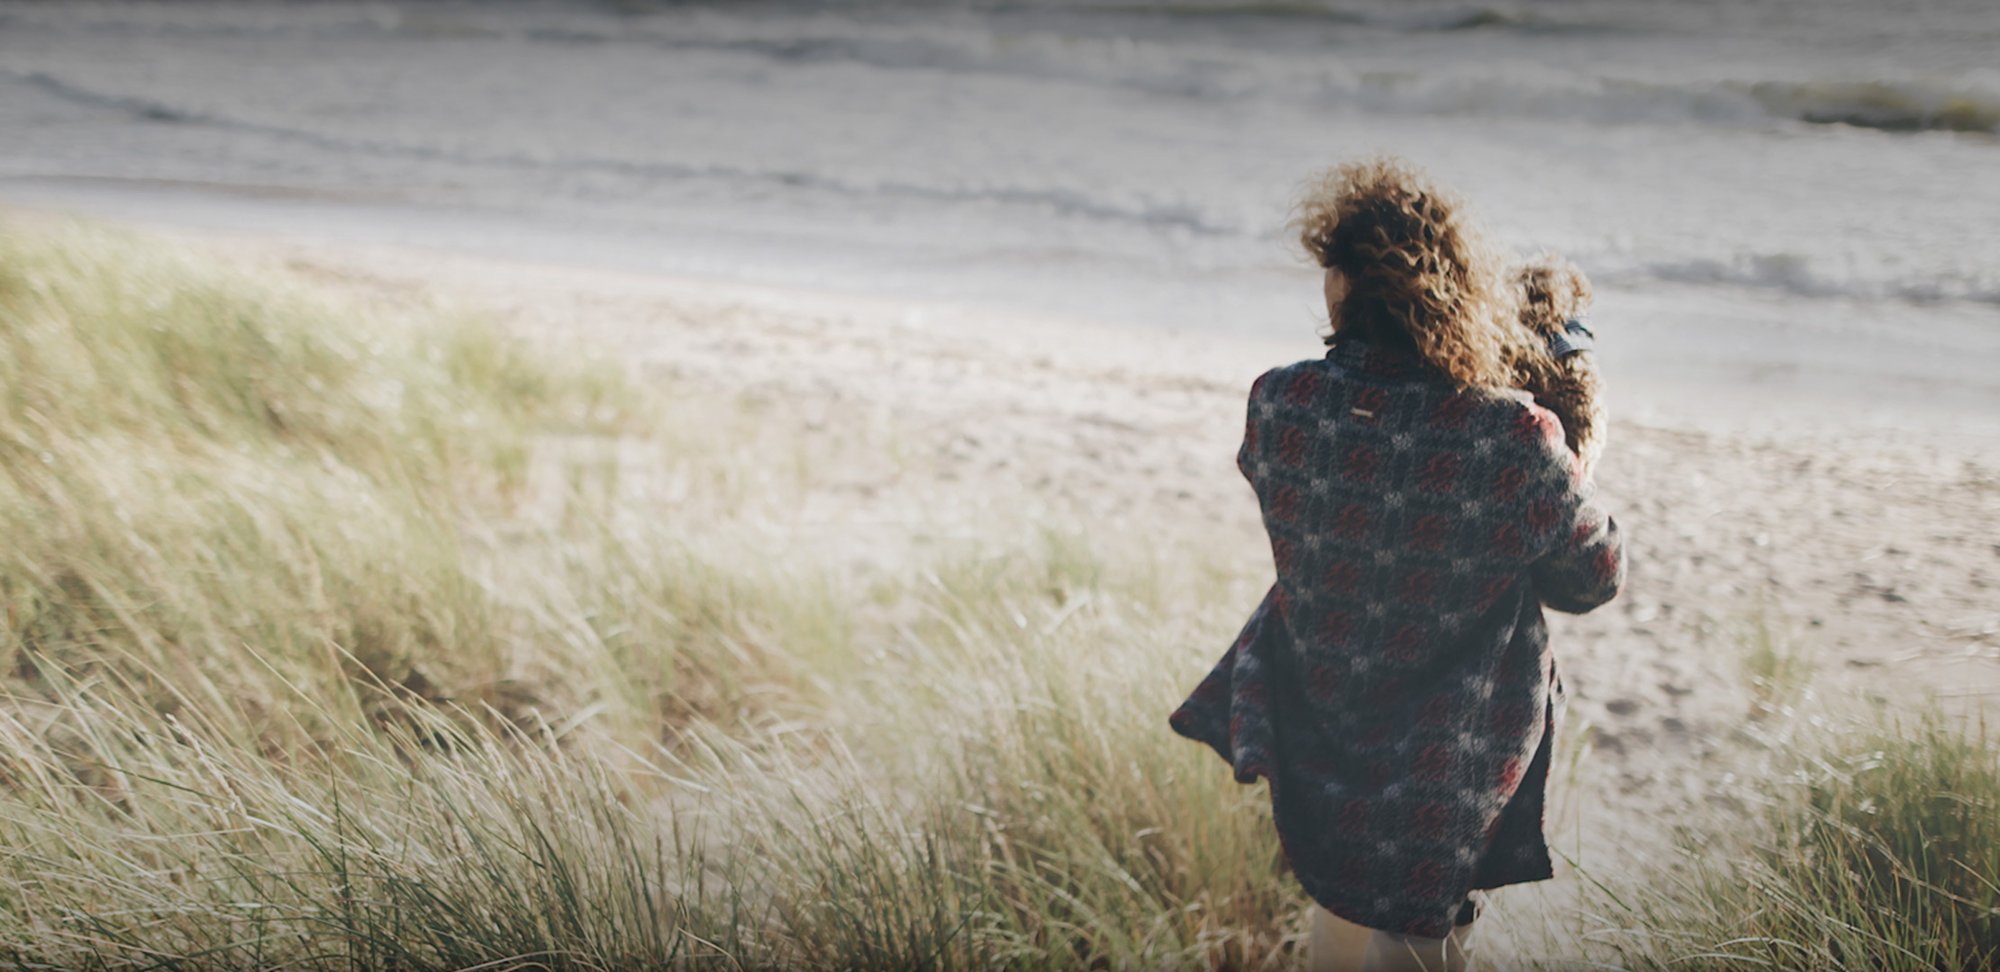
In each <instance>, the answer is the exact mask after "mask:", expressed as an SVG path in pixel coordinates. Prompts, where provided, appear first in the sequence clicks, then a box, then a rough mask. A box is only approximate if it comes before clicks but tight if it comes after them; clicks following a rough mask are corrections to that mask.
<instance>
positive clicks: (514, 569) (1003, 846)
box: [0, 224, 2000, 970]
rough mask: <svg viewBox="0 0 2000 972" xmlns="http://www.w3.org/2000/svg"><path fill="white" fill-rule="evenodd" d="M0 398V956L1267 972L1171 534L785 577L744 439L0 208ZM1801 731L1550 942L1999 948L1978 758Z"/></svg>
mask: <svg viewBox="0 0 2000 972" xmlns="http://www.w3.org/2000/svg"><path fill="white" fill-rule="evenodd" d="M0 395H4V398H0V453H4V459H5V461H4V464H0V524H4V526H5V529H6V530H7V534H6V535H7V536H8V537H9V540H10V542H9V544H8V546H7V547H6V548H5V549H4V551H0V609H4V616H5V625H4V633H3V634H0V736H4V740H3V741H0V962H5V963H6V964H8V965H10V966H17V967H59V968H114V967H116V968H125V967H134V966H138V967H149V968H186V969H195V968H216V967H226V968H275V967H285V968H301V969H334V968H340V969H357V968H361V969H375V968H398V969H432V968H437V969H442V968H495V969H497V968H529V967H532V968H548V969H579V970H581V969H623V968H639V967H663V966H675V965H682V966H699V967H712V968H728V969H745V968H829V969H831V968H842V969H916V968H925V969H968V968H994V967H1002V966H1006V967H1030V968H1147V969H1152V968H1184V967H1193V968H1232V969H1256V968H1285V967H1291V966H1292V965H1294V964H1295V963H1296V962H1297V960H1298V949H1299V947H1300V945H1301V931H1302V927H1303V919H1304V906H1305V902H1304V899H1303V898H1302V896H1301V895H1300V894H1299V892H1298V891H1297V889H1296V887H1295V885H1294V884H1293V883H1292V882H1291V880H1290V879H1289V877H1288V876H1287V875H1286V874H1285V873H1284V869H1283V864H1282V860H1281V858H1280V855H1279V853H1278V847H1277V845H1276V840H1275V837H1274V835H1273V832H1272V829H1271V827H1270V823H1269V816H1268V813H1269V811H1268V806H1267V805H1266V804H1265V802H1264V796H1263V791H1262V789H1261V788H1253V787H1242V786H1238V785H1236V784H1235V783H1233V782H1232V781H1231V780H1230V776H1229V774H1228V773H1227V771H1226V767H1224V766H1222V765H1221V764H1220V763H1219V761H1217V760H1216V759H1215V757H1214V755H1213V754H1212V753H1209V752H1208V751H1206V750H1205V749H1204V748H1203V747H1200V746H1198V745H1195V744H1192V743H1189V742H1187V741H1186V740H1183V739H1180V738H1178V737H1175V736H1173V735H1172V734H1171V733H1169V732H1168V731H1167V730H1166V727H1165V715H1166V713H1167V711H1168V710H1169V709H1170V708H1171V706H1172V705H1173V704H1174V703H1175V702H1177V701H1178V699H1179V698H1180V696H1181V693H1183V692H1185V691H1186V689H1187V688H1188V687H1190V686H1191V685H1192V684H1193V683H1194V681H1195V680H1197V679H1198V678H1199V676H1200V675H1201V674H1202V670H1201V668H1200V667H1199V663H1200V661H1201V660H1202V659H1201V657H1200V656H1202V655H1204V654H1205V653H1204V652H1195V651H1192V650H1191V646H1196V645H1199V646H1205V647H1212V648H1215V649H1217V650H1219V649H1220V647H1221V646H1222V645H1224V644H1226V641H1227V638H1228V637H1229V636H1230V635H1231V634H1232V633H1233V630H1234V627H1235V624H1236V623H1237V622H1238V621H1239V620H1240V618H1238V617H1237V613H1238V612H1239V611H1240V609H1241V608H1242V606H1243V605H1244V604H1245V603H1248V601H1246V600H1245V598H1250V599H1254V594H1255V593H1256V587H1255V582H1256V581H1257V580H1258V578H1254V577H1242V578H1218V577H1217V575H1216V573H1215V568H1214V567H1213V566H1212V560H1211V559H1210V558H1204V557H1201V556H1198V555H1196V552H1197V551H1196V546H1197V544H1198V541H1195V540H1189V541H1187V549H1186V550H1180V549H1178V548H1173V547H1172V545H1173V543H1174V542H1176V541H1175V540H1174V538H1171V537H1168V538H1166V539H1165V540H1164V541H1161V542H1159V543H1150V542H1149V545H1148V546H1147V547H1146V548H1144V549H1141V548H1137V547H1134V546H1131V545H1129V544H1121V543H1119V542H1118V541H1116V540H1114V539H1113V538H1108V537H1102V536H1093V535H1090V534H1088V533H1076V532H1064V531H1061V530H1052V529H1048V528H1047V527H1046V525H1045V524H1037V523H1031V522H1018V523H1007V522H1002V523H999V524H997V525H996V526H995V529H993V530H992V532H991V534H990V535H983V536H980V537H974V538H968V539H964V540H961V541H957V542H953V543H950V544H944V545H941V546H939V547H937V548H936V549H932V550H930V551H929V552H927V553H924V554H922V555H921V556H916V555H913V556H909V557H902V558H897V559H894V560H892V561H891V562H890V563H889V564H888V565H887V566H885V565H883V564H881V563H876V562H872V561H868V560H865V559H859V560H857V559H855V558H851V557H845V558H844V557H839V556H822V555H821V553H820V552H818V551H817V548H815V550H812V551H808V550H805V549H803V548H798V547H793V546H788V545H786V544H783V543H781V542H774V541H773V540H772V539H771V537H772V536H773V531H772V529H771V524H772V522H774V519H775V518H777V513H778V511H781V510H783V509H784V508H786V507H788V506H795V505H796V504H797V503H798V502H799V501H800V495H799V491H801V490H809V489H810V488H811V487H812V484H811V482H810V479H811V477H810V476H809V475H801V474H800V473H799V472H798V469H799V468H800V467H801V465H804V466H807V467H810V465H811V462H812V460H811V459H810V458H808V456H810V455H817V454H818V453H817V452H810V451H809V450H823V449H825V448H826V446H825V444H824V443H819V444H807V443H804V442H802V441H797V440H796V437H788V435H787V433H786V432H785V431H784V425H783V422H782V421H781V419H782V415H776V414H770V413H765V414H759V415H756V416H754V417H751V418H746V417H745V416H744V414H742V410H743V408H745V407H746V406H744V405H743V404H742V403H739V402H736V401H733V400H730V399H728V398H727V397H726V396H720V397H719V396H715V395H707V394H678V393H677V390H676V389H674V388H672V387H659V386H656V385H652V384H641V383H640V382H639V381H638V380H637V379H635V378H634V377H633V376H632V375H631V374H629V373H628V372H626V371H625V370H622V369H620V368H617V367H613V366H610V365H606V364H602V363H595V362H593V361H591V360H590V359H589V357H588V355H587V354H585V353H583V352H582V351H580V350H579V351H577V352H575V353H569V352H566V351H562V350H561V349H549V348H541V347H536V348H528V347H525V346H523V345H522V344H521V343H520V342H519V341H518V340H517V339H515V338H512V337H509V336H508V335H507V334H506V333H505V332H504V331H503V330H501V329H500V328H499V327H497V326H496V325H494V324H492V323H491V322H487V321H484V320H482V319H480V318H478V317H473V316H467V315H463V314H456V313H452V312H449V311H444V310H440V309H438V308H435V307H430V306H426V305H421V304H414V305H411V306H395V307H384V306H381V305H379V304H364V303H359V302H355V301H352V300H348V299H345V298H342V297H341V296H339V295H337V294H331V293H326V292H321V291H319V290H316V289H314V288H313V287H311V286H309V285H307V284H304V283H302V282H300V281H298V280H295V279H291V278H288V277H287V276H285V275H284V274H282V273H280V272H277V271H275V270H269V269H266V270H262V271H256V272H251V271H245V270H238V269H231V268H229V267H225V266H222V265H219V264H217V263H215V262H213V261H211V260H207V259H202V258H197V257H191V256H185V255H181V254H178V253H176V252H174V251H173V250H171V249H170V248H169V247H167V246H166V245H165V244H162V243H158V242H149V241H145V240H141V239H136V238H133V237H129V236H125V235H121V234H115V233H109V232H105V231H102V230H96V229H90V228H81V227H50V226H47V225H41V224H37V225H35V226H22V225H0ZM751 426H755V428H751ZM746 442H748V443H752V447H751V448H749V449H746V448H744V443H746ZM1156 539H1157V538H1156ZM1163 545H1164V547H1163ZM836 546H837V545H836ZM836 552H837V551H836ZM1770 657H1771V659H1776V658H1778V657H1779V656H1778V654H1776V653H1772V654H1771V656H1770ZM1191 659H1192V661H1191ZM1747 664H1749V665H1751V666H1752V667H1753V668H1755V669H1757V670H1758V671H1764V670H1765V669H1769V671H1768V672H1766V674H1771V675H1775V674H1778V673H1779V672H1780V670H1781V669H1783V668H1784V666H1782V665H1777V664H1776V663H1775V662H1774V661H1770V660H1763V661H1756V660H1753V661H1752V662H1749V663H1747ZM1778 681H1783V679H1778ZM1795 748H1797V749H1798V750H1799V751H1800V752H1809V753H1812V754H1815V756H1814V758H1811V759H1803V760H1802V761H1801V762H1800V763H1799V765H1798V766H1797V767H1796V768H1797V770H1798V771H1797V772H1796V773H1795V774H1793V775H1790V776H1784V777H1781V778H1778V779H1776V780H1775V781H1774V782H1771V783H1769V784H1768V785H1759V786H1757V787H1755V788H1754V793H1753V796H1754V798H1755V799H1756V800H1758V801H1761V803H1760V805H1761V806H1763V807H1764V808H1765V810H1766V812H1765V813H1764V814H1763V815H1762V816H1761V818H1760V819H1759V823H1760V826H1758V827H1754V828H1745V827H1743V826H1741V821H1737V820H1718V821H1717V822H1716V824H1715V827H1714V828H1713V829H1711V830H1706V831H1701V830H1697V831H1694V832H1696V833H1699V834H1700V835H1701V836H1700V837H1699V838H1698V839H1699V840H1700V841H1706V843H1696V844H1693V845H1691V849H1690V850H1689V853H1688V855H1687V858H1686V859H1685V860H1684V861H1683V862H1682V866H1680V867H1679V868H1678V869H1675V870H1672V871H1671V872H1670V873H1667V874H1664V875H1661V876H1659V877H1658V879H1657V880H1650V881H1648V882H1646V883H1643V884H1641V885H1638V886H1636V887H1634V886H1628V885H1620V884H1617V883H1616V882H1610V881H1607V882H1605V883H1604V884H1603V885H1602V888H1603V890H1604V892H1605V896H1604V897H1603V898H1602V899H1597V898H1593V899H1592V903H1591V905H1590V906H1591V907H1592V908H1593V909H1595V920H1596V921H1597V925H1598V932H1597V933H1596V934H1594V935H1593V936H1591V937H1590V938H1589V940H1588V941H1586V942H1583V943H1578V947H1579V948H1580V949H1583V950H1585V951H1590V950H1595V951H1593V952H1591V954H1593V955H1596V956H1598V957H1599V958H1602V959H1604V960H1607V961H1611V962H1614V963H1616V964H1622V965H1624V966H1626V967H1634V968H1655V967H1660V968H1664V967H1665V966H1666V965H1668V964H1673V965H1675V966H1676V967H1687V966H1689V965H1692V966H1694V967H1697V968H1751V967H1757V968H1770V967H1780V968H1827V969H1832V968H1851V967H1855V964H1854V963H1856V962H1857V961H1860V962H1862V964H1864V965H1869V966H1870V967H1881V968H1913V969H1914V968H1966V967H1977V966H1978V965H1979V964H1980V963H1987V964H1989V965H1990V964H1991V963H1992V961H1993V957H1994V952H1993V949H1994V943H1995V941H1996V937H1995V936H1996V926H1995V921H1994V917H1993V910H1992V909H1993V908H1994V906H1995V903H1996V902H1995V897H1994V889H1995V887H1996V883H2000V849H1996V848H2000V842H1996V837H2000V834H1996V829H2000V812H1996V807H2000V768H1996V766H1995V764H1994V761H1993V756H1992V750H1991V748H1990V747H1989V746H1988V745H1987V743H1986V739H1985V738H1984V737H1983V736H1977V735H1967V734H1965V732H1964V731H1963V730H1961V729H1959V728H1955V727H1954V726H1953V725H1948V724H1946V723H1944V722H1942V721H1937V720H1932V721H1918V722H1912V723H1909V724H1907V725H1905V726H1900V727H1898V726H1891V727H1889V728H1886V729H1883V730H1880V731H1874V732H1872V734H1859V735H1857V734H1853V733H1847V734H1836V735H1834V736H1833V737H1831V741H1829V742H1827V743H1826V744H1825V745H1824V746H1822V745H1821V744H1820V743H1819V742H1815V741H1812V740H1807V741H1806V742H1801V743H1799V744H1798V745H1797V746H1796V747H1795ZM1697 823H1699V822H1697ZM1727 841H1738V842H1740V845H1739V844H1727V846H1725V843H1726V842H1727ZM1724 851H1727V853H1724ZM1864 956H1867V957H1871V958H1869V959H1866V960H1864V959H1863V958H1862V957H1864ZM1574 957H1575V956H1557V957H1556V959H1557V964H1561V962H1562V961H1565V960H1567V959H1570V958H1574ZM1878 957H1879V958H1878Z"/></svg>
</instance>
